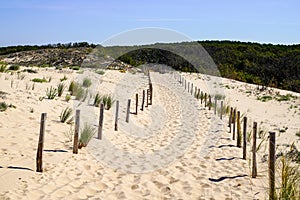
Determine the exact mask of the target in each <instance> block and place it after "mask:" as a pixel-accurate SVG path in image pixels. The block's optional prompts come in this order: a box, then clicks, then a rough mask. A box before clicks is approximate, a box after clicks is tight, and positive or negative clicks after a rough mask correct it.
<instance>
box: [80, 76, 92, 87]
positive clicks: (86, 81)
mask: <svg viewBox="0 0 300 200" xmlns="http://www.w3.org/2000/svg"><path fill="white" fill-rule="evenodd" d="M91 85H92V80H91V79H90V78H87V77H86V78H84V79H83V82H82V86H83V87H86V88H88V87H90V86H91Z"/></svg>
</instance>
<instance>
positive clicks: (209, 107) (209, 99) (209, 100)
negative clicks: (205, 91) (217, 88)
mask: <svg viewBox="0 0 300 200" xmlns="http://www.w3.org/2000/svg"><path fill="white" fill-rule="evenodd" d="M208 110H211V96H210V95H208Z"/></svg>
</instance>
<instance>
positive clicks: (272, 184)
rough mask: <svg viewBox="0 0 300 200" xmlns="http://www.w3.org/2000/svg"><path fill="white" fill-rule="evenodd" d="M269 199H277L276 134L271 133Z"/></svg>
mask: <svg viewBox="0 0 300 200" xmlns="http://www.w3.org/2000/svg"><path fill="white" fill-rule="evenodd" d="M269 134H270V139H269V187H270V189H269V199H272V200H273V199H275V161H276V155H275V132H269Z"/></svg>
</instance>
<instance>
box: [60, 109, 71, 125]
mask: <svg viewBox="0 0 300 200" xmlns="http://www.w3.org/2000/svg"><path fill="white" fill-rule="evenodd" d="M72 114H73V110H72V108H70V107H67V108H65V109H64V110H62V111H61V114H60V116H59V117H60V122H62V123H65V122H71V121H72V117H71V115H72Z"/></svg>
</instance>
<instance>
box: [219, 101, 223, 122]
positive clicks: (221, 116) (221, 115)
mask: <svg viewBox="0 0 300 200" xmlns="http://www.w3.org/2000/svg"><path fill="white" fill-rule="evenodd" d="M220 109H221V114H220V119H221V120H222V118H223V101H221V108H220Z"/></svg>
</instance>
